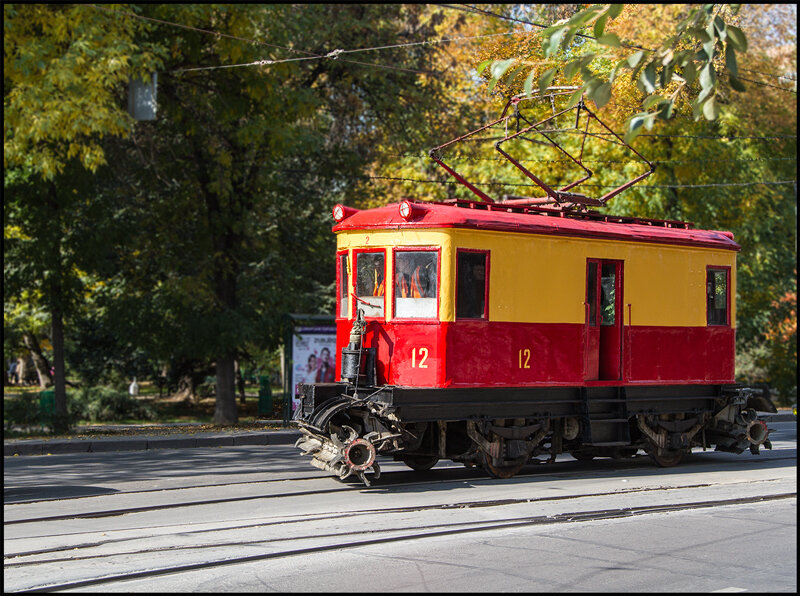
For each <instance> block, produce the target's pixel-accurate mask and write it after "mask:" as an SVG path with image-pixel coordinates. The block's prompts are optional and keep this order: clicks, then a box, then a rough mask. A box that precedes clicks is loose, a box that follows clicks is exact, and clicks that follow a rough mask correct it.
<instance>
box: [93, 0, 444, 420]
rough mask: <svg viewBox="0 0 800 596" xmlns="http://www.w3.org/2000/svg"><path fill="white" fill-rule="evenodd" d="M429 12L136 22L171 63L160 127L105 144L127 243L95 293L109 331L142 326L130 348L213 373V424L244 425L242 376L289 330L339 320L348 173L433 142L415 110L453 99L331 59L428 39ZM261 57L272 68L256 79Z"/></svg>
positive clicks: (162, 77) (414, 66)
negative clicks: (287, 316)
mask: <svg viewBox="0 0 800 596" xmlns="http://www.w3.org/2000/svg"><path fill="white" fill-rule="evenodd" d="M420 10H421V9H419V8H416V7H405V6H399V5H397V6H390V7H385V6H380V7H379V6H371V5H338V6H337V5H324V6H323V5H314V6H303V7H302V8H300V9H297V7H290V6H287V5H268V6H267V5H241V6H212V5H197V6H172V5H161V6H151V7H147V8H146V9H145V12H144V13H143V14H142V15H141V16H142V17H146V18H151V19H157V23H156V21H152V23H153V24H151V25H148V36H149V37H148V39H149V40H150V41H151V42H152V43H153V44H157V43H164V44H165V45H166V44H167V43H168V48H169V50H168V51H169V57H168V59H166V61H165V64H166V66H165V71H164V72H161V73H159V87H158V101H159V109H158V119H157V120H155V121H153V122H141V123H138V124H137V125H136V127H135V129H134V132H133V134H132V135H131V137H130V140H129V141H125V142H118V141H110V142H109V143H107V144H105V145H104V150H105V151H106V154H107V155H110V156H113V157H112V158H111V161H113V163H115V168H114V172H113V175H110V176H109V177H108V178H107V179H105V180H104V184H105V185H107V187H106V188H105V190H104V191H103V192H104V193H108V194H109V195H115V196H116V198H115V204H116V205H117V215H116V216H115V220H116V222H117V224H119V225H121V224H122V223H123V222H124V233H123V229H122V228H119V232H118V234H117V239H116V241H115V242H114V245H113V252H114V255H113V259H114V260H115V262H116V263H117V267H118V270H119V275H116V276H114V277H113V278H109V279H107V280H106V283H105V285H104V286H103V287H102V288H101V289H99V290H98V292H97V299H98V300H100V301H102V304H103V305H104V308H103V312H104V313H105V321H106V322H107V325H100V327H103V326H110V327H118V326H120V325H123V324H124V323H123V321H124V319H125V315H124V313H126V312H127V313H129V314H128V315H127V316H128V318H132V317H133V316H134V313H137V314H136V316H138V317H140V318H141V320H140V321H139V324H137V325H126V329H127V330H128V332H129V333H130V335H129V336H128V337H132V338H134V339H132V341H133V343H134V344H135V345H137V346H141V347H144V348H145V350H146V351H147V352H148V353H149V354H151V357H152V358H153V359H154V360H163V361H172V362H175V363H178V362H184V363H191V362H194V363H195V365H199V364H200V363H202V362H209V361H210V362H213V363H214V366H215V370H216V377H217V391H216V411H215V416H214V420H215V421H216V422H218V423H230V422H235V421H236V419H237V412H236V404H235V392H234V370H235V366H234V361H235V360H236V359H237V358H239V357H241V356H243V353H244V352H246V351H248V350H249V351H261V350H263V349H265V348H267V349H268V348H273V347H274V346H275V345H276V344H277V343H278V342H279V341H280V340H281V338H282V335H283V334H282V325H283V322H282V321H283V319H282V316H283V314H284V313H286V312H297V311H307V312H322V311H324V310H327V311H329V310H330V309H331V306H332V295H333V292H332V285H333V281H334V268H333V262H332V261H331V259H330V254H332V251H333V247H334V239H333V236H332V235H331V234H330V225H331V224H330V209H331V207H332V206H333V204H335V203H336V202H338V201H341V200H344V197H346V196H347V197H349V196H352V195H351V194H350V193H351V192H358V190H357V185H355V184H354V176H353V174H354V173H357V172H359V171H360V170H361V168H362V167H363V166H364V164H365V163H368V162H369V160H370V159H372V157H373V156H374V155H375V147H376V144H377V143H379V142H380V143H383V144H384V146H386V145H391V144H392V143H394V144H395V146H401V147H402V146H408V144H409V143H410V142H413V139H414V136H415V133H416V132H417V131H418V130H419V129H420V128H421V127H423V125H424V121H423V120H421V119H418V120H416V121H415V120H414V118H413V114H414V111H415V110H422V109H423V108H426V107H429V106H430V105H431V103H432V102H434V101H438V100H439V99H440V95H441V94H442V85H440V84H438V83H437V82H436V81H435V80H433V81H430V82H429V83H428V84H427V86H426V92H425V93H419V92H417V91H415V81H417V79H418V77H421V76H423V75H424V73H425V72H426V70H427V62H428V60H427V56H428V52H427V51H422V50H421V51H418V52H416V53H415V54H414V53H412V54H411V55H410V57H409V55H408V54H404V53H402V51H400V50H395V51H394V52H389V53H388V54H387V53H381V55H380V58H371V59H370V60H366V59H362V58H361V57H359V59H358V60H355V58H353V59H350V58H349V57H347V55H346V54H341V55H339V54H336V53H334V56H336V55H338V58H336V59H333V58H323V59H320V57H322V56H325V55H326V54H329V53H330V52H331V51H333V50H336V49H342V48H358V47H364V46H388V45H392V44H396V42H397V40H398V39H403V38H411V39H420V38H421V39H425V38H427V37H430V36H431V35H433V34H434V33H435V29H434V28H433V27H432V26H431V25H430V24H426V23H425V22H424V20H423V19H420V18H419V14H418V13H419V11H420ZM127 18H136V17H134V16H127ZM169 23H172V24H180V25H181V26H180V27H177V26H175V25H170V24H169ZM322 29H324V30H325V31H326V36H325V40H324V44H325V45H324V46H323V45H321V44H322V43H323V42H321V41H320V39H319V36H318V35H317V34H316V32H318V31H320V30H322ZM211 30H213V31H215V32H218V33H220V35H212V34H209V33H208V31H211ZM266 40H268V41H266ZM290 47H295V48H304V50H303V52H291V51H289V50H288V49H287V48H290ZM309 54H310V56H309ZM265 56H269V58H268V60H270V61H273V62H274V64H258V62H260V61H262V60H265V59H267V58H265ZM287 57H288V58H290V59H292V60H289V61H283V59H285V58H287ZM299 57H305V58H307V59H304V60H296V58H299ZM237 64H238V65H247V66H238V67H236V66H235V65H237ZM376 64H377V66H376Z"/></svg>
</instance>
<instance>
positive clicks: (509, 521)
mask: <svg viewBox="0 0 800 596" xmlns="http://www.w3.org/2000/svg"><path fill="white" fill-rule="evenodd" d="M792 498H794V499H796V498H797V493H796V492H785V493H778V494H773V495H758V496H751V497H738V498H731V499H715V500H707V501H694V502H688V503H672V504H657V505H645V506H638V507H622V508H610V509H600V510H591V511H574V512H566V513H560V514H555V515H540V516H523V517H513V518H506V519H499V520H489V521H468V522H456V523H450V524H440V525H435V526H431V525H426V526H424V527H422V526H416V527H413V526H412V527H404V528H396V527H393V528H383V529H375V530H358V531H352V532H337V533H332V534H327V535H314V536H305V537H302V538H301V539H300V540H313V539H321V538H350V539H351V540H349V541H347V540H346V541H338V540H337V541H336V542H335V543H334V544H322V545H315V546H309V547H295V548H287V549H284V550H279V551H276V552H268V553H260V554H255V555H247V556H241V557H231V558H222V559H217V560H212V561H204V562H200V563H189V564H179V565H171V566H164V567H158V568H155V569H147V570H138V571H130V572H125V573H115V574H107V575H102V576H98V577H93V578H86V579H81V580H76V581H70V582H64V583H60V584H53V583H51V584H47V585H40V586H33V587H29V588H26V589H22V590H17V591H16V592H18V593H37V592H43V591H47V592H54V591H63V590H71V589H76V588H84V587H91V586H102V585H105V584H111V583H116V582H125V581H131V580H136V579H146V578H153V577H158V576H162V575H172V574H180V573H190V572H193V571H201V570H208V569H212V568H218V567H224V566H229V565H238V564H246V563H252V562H257V561H264V560H269V559H280V558H288V557H294V556H302V555H311V554H316V553H322V552H326V551H331V550H345V549H355V548H362V547H368V546H373V545H380V544H387V543H392V542H401V541H409V540H420V539H428V538H437V537H446V536H454V535H459V534H467V533H477V532H488V531H492V530H500V529H509V528H522V527H530V526H537V525H555V524H571V523H583V522H593V521H602V520H612V519H621V518H630V517H635V516H643V515H653V514H660V513H672V512H679V511H689V510H698V509H708V508H715V507H727V506H735V505H745V504H757V503H766V502H771V501H778V500H786V499H792ZM505 501H507V500H502V503H503V504H505ZM496 504H500V502H492V501H486V502H483V503H481V504H478V503H473V504H472V505H471V506H473V507H474V506H492V505H496ZM439 507H441V506H439ZM410 509H413V508H410ZM416 509H419V507H417V508H416ZM373 513H374V512H373ZM349 515H352V513H349ZM432 528H433V529H432ZM398 532H399V535H392V536H385V535H384V536H375V537H370V538H366V539H360V538H358V537H359V536H363V535H364V534H386V533H398ZM287 540H289V541H290V540H292V539H291V538H281V539H279V540H278V541H287ZM294 540H297V539H294ZM269 542H275V541H270V540H256V541H233V542H229V543H226V544H220V543H215V544H208V545H193V546H189V547H185V548H189V549H205V548H220V547H223V546H224V547H237V546H252V545H254V544H267V543H269ZM65 550H66V549H65ZM160 550H174V549H148V550H144V551H141V552H142V553H144V554H147V553H155V552H159V551H160ZM124 554H129V553H109V554H102V555H97V556H96V557H95V558H97V557H101V558H108V557H113V556H119V555H124ZM18 556H19V555H18ZM80 558H81V557H77V558H58V559H51V560H39V561H36V563H38V564H45V563H47V562H65V561H73V560H79V559H80ZM84 558H85V557H84ZM8 565H9V563H6V566H8Z"/></svg>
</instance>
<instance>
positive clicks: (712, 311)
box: [706, 268, 729, 325]
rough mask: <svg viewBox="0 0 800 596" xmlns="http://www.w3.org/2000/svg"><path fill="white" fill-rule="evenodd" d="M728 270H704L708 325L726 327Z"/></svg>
mask: <svg viewBox="0 0 800 596" xmlns="http://www.w3.org/2000/svg"><path fill="white" fill-rule="evenodd" d="M728 302H729V301H728V270H727V269H711V268H709V269H708V270H706V313H707V317H708V324H709V325H728V324H729V323H728Z"/></svg>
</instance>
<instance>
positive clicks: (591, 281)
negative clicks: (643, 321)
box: [584, 259, 622, 381]
mask: <svg viewBox="0 0 800 596" xmlns="http://www.w3.org/2000/svg"><path fill="white" fill-rule="evenodd" d="M585 306H586V345H585V352H584V353H585V361H584V371H585V374H584V379H585V380H587V381H595V380H601V381H616V380H620V379H621V374H622V261H610V260H605V259H588V260H587V262H586V302H585Z"/></svg>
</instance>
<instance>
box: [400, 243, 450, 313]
mask: <svg viewBox="0 0 800 596" xmlns="http://www.w3.org/2000/svg"><path fill="white" fill-rule="evenodd" d="M438 278H439V252H438V251H433V250H415V251H397V252H395V253H394V316H395V317H398V318H409V319H435V318H436V316H437V289H438V288H437V286H438Z"/></svg>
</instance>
